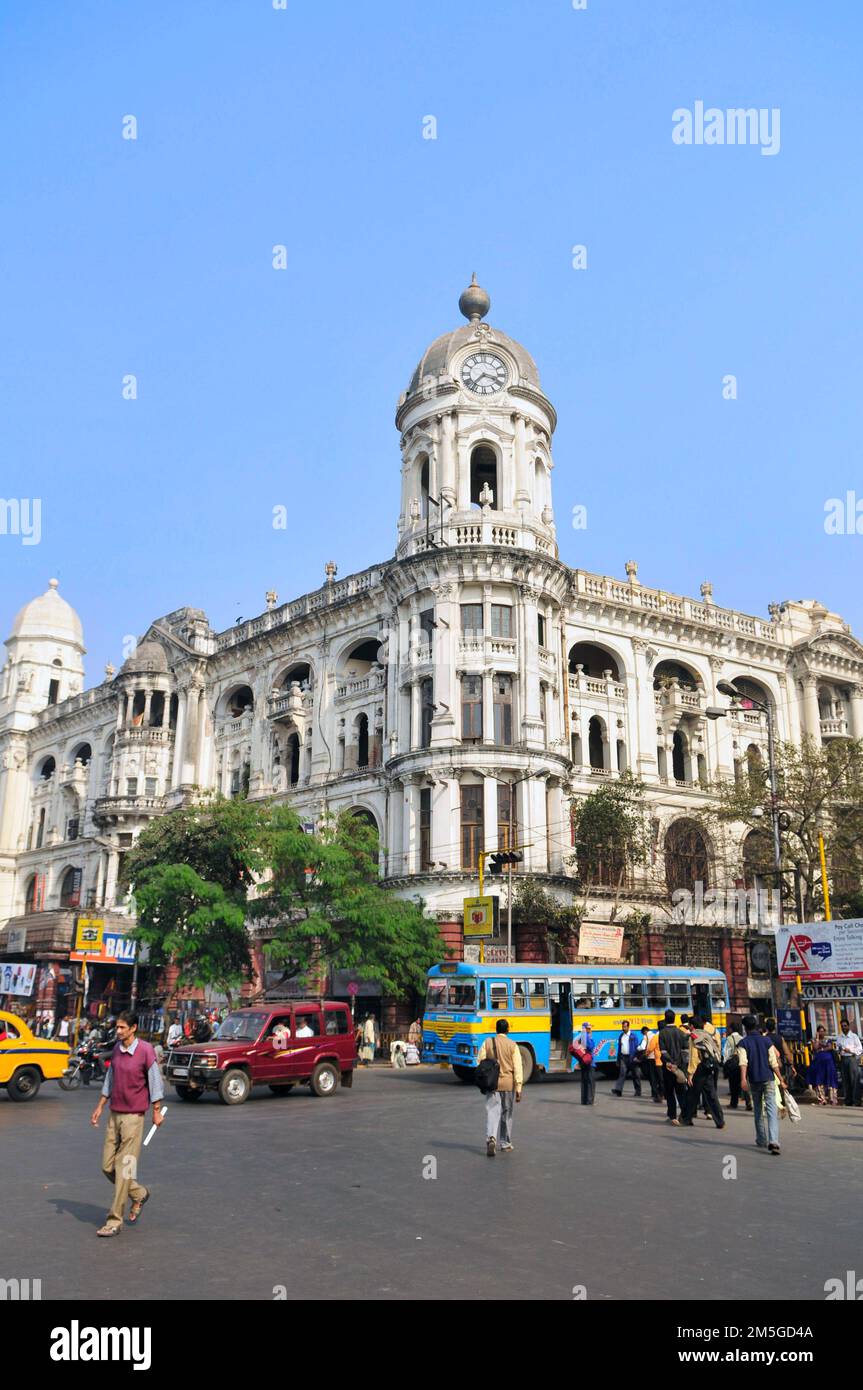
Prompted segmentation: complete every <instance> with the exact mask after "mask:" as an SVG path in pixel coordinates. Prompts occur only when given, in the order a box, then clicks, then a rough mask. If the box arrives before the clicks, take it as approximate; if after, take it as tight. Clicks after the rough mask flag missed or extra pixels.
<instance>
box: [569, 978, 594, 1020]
mask: <svg viewBox="0 0 863 1390" xmlns="http://www.w3.org/2000/svg"><path fill="white" fill-rule="evenodd" d="M595 997H596V993H595V985H594V982H593V980H573V982H572V1007H573V1009H575V1010H576V1012H581V1013H583V1012H584V1010H585V1009H592V1008H593V1006H594V1000H595Z"/></svg>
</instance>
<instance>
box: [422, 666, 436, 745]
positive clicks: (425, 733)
mask: <svg viewBox="0 0 863 1390" xmlns="http://www.w3.org/2000/svg"><path fill="white" fill-rule="evenodd" d="M433 719H434V682H433V681H432V680H431V679H430V678H426V679H425V680H422V681H420V747H421V748H429V747H430V746H431V735H432V727H431V726H432V720H433Z"/></svg>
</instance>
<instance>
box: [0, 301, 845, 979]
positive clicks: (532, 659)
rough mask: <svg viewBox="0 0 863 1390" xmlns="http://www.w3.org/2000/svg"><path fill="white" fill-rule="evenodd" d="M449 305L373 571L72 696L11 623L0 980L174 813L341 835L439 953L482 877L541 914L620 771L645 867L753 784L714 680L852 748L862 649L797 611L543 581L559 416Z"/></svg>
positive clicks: (60, 663) (743, 747)
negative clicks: (433, 926) (638, 792)
mask: <svg viewBox="0 0 863 1390" xmlns="http://www.w3.org/2000/svg"><path fill="white" fill-rule="evenodd" d="M459 306H460V308H461V311H462V313H463V315H464V317H465V319H466V320H467V322H466V323H464V324H463V325H462V326H461V327H459V328H457V329H455V330H454V331H452V332H449V333H446V334H444V335H443V336H442V337H440V338H438V339H436V341H435V342H433V343H432V344H431V346H430V347H429V348H428V349H427V350H426V352H425V353H424V354H423V356H422V358H421V359H420V362H419V364H418V365H417V368H416V370H415V371H414V373H413V376H412V378H411V380H410V384H409V386H408V389H407V391H406V392H405V393H404V394H403V395H402V397H401V399H400V401H399V404H398V409H397V413H396V425H397V428H398V431H399V438H400V448H401V502H400V509H399V516H398V541H397V546H396V552H395V555H394V557H393V558H392V559H390V560H388V561H385V562H383V563H380V564H376V565H373V566H372V567H371V568H369V569H367V570H364V571H362V572H361V573H359V574H355V575H352V576H350V577H348V578H342V579H339V578H337V575H336V572H335V566H334V565H328V566H327V578H326V582H325V583H324V584H323V585H322V586H321V587H320V588H317V589H315V590H314V591H312V592H310V593H308V594H306V595H305V596H303V597H301V598H298V599H296V600H294V601H292V602H289V603H282V604H280V603H279V602H278V598H277V596H276V595H275V593H272V594H268V595H267V607H266V609H265V611H264V612H263V613H262V614H261V615H260V616H259V617H257V618H255V619H252V620H251V621H248V622H243V623H241V624H239V625H238V626H236V627H233V628H231V629H229V630H228V631H227V632H221V633H217V632H214V631H212V630H211V628H210V625H209V623H208V621H207V618H206V615H205V614H204V613H202V612H200V611H199V610H195V609H191V608H181V609H178V610H177V611H175V612H173V613H170V614H167V615H166V616H164V617H162V618H159V619H158V620H156V621H154V622H153V623H152V625H151V626H150V628H149V629H148V631H147V632H146V633H145V634H144V635H143V637H142V639H141V641H140V642H139V644H138V646H137V648H136V650H135V651H134V652H133V654H132V655H131V656H130V657H129V658H128V660H127V661H126V662H125V663H124V665H123V666H122V668H121V669H120V671H119V672H117V673H116V674H115V673H114V672H113V671H112V670H111V669H110V668H108V670H107V672H106V678H105V679H104V680H103V681H102V683H101V684H99V685H97V686H94V687H90V688H86V689H85V688H84V669H83V656H84V643H83V633H82V628H81V623H80V620H79V618H78V616H77V614H76V613H75V612H74V610H73V609H72V608H71V607H70V606H69V604H68V603H66V602H65V600H64V599H63V598H62V597H61V596H60V594H59V592H58V589H57V585H56V582H55V581H51V585H50V587H49V589H48V590H47V592H46V593H45V594H43V595H42V596H40V597H38V598H36V599H34V600H33V601H32V602H31V603H29V604H27V605H26V606H25V607H24V609H22V611H21V612H20V613H19V614H18V616H17V618H16V619H15V621H14V624H13V627H12V632H11V634H10V636H9V638H8V639H7V642H6V646H7V653H8V655H7V662H6V666H5V668H4V671H3V674H2V684H0V924H5V926H4V928H3V932H2V934H0V955H5V956H7V957H8V956H9V954H10V936H9V933H10V931H11V932H12V933H13V935H12V937H11V941H12V942H13V943H14V945H13V947H12V950H13V952H15V951H17V952H18V953H19V956H16V958H21V959H29V960H32V959H36V960H40V959H41V960H54V959H59V958H60V957H61V956H62V954H63V946H62V943H63V941H64V940H65V939H66V936H67V935H68V933H69V932H70V931H71V926H70V923H71V921H72V918H73V916H74V915H75V914H76V913H79V912H83V911H89V910H90V909H98V910H99V912H100V913H102V914H104V913H107V914H108V915H109V916H110V915H112V914H116V915H117V916H118V918H119V917H121V916H122V914H123V912H124V911H125V907H124V902H123V898H122V894H121V893H120V891H119V890H118V881H119V871H120V861H121V856H122V854H123V852H124V850H126V849H128V847H129V846H130V845H131V844H132V843H133V841H134V839H135V837H136V836H137V835H138V834H139V833H140V831H141V830H142V829H143V828H144V827H145V826H146V825H147V823H148V822H149V821H150V820H151V819H152V818H153V817H154V816H158V815H161V814H164V813H165V812H166V811H168V810H170V809H172V808H173V807H176V806H178V805H180V804H182V803H183V802H184V801H185V800H187V799H190V798H194V797H195V796H196V795H197V794H198V792H199V789H212V788H217V789H219V790H220V791H222V792H223V793H224V794H225V795H226V796H231V795H243V794H244V795H248V796H249V797H252V798H267V797H274V798H276V799H278V800H282V801H285V802H287V803H289V804H290V805H292V806H294V807H295V808H296V810H297V812H298V814H299V815H300V817H301V818H302V819H303V820H304V821H307V822H308V823H309V824H312V825H314V824H317V823H319V821H320V819H321V817H322V815H323V814H324V813H326V812H338V811H340V810H342V809H344V808H351V809H352V810H354V811H355V812H356V813H359V814H364V815H366V816H367V817H368V818H369V820H370V821H371V822H372V823H373V824H374V825H375V826H376V828H377V830H378V833H379V838H380V847H381V848H380V855H381V874H382V876H383V877H384V879H385V880H387V882H388V883H390V884H391V886H392V888H393V891H395V892H397V893H402V894H410V895H413V894H417V895H419V896H421V897H422V899H423V900H424V901H425V903H426V905H427V908H428V910H429V911H430V912H432V913H434V914H435V915H436V916H437V918H438V920H439V921H440V923H441V926H442V930H443V931H444V934H445V935H446V936H447V938H448V939H449V941H450V942H451V944H452V945H453V946H454V947H455V948H456V949H458V948H459V947H460V945H461V927H460V923H461V917H462V901H463V898H464V897H465V896H470V895H472V894H475V893H476V892H477V891H478V886H477V873H476V865H477V855H478V852H479V850H480V849H485V850H488V851H493V850H495V849H498V848H506V847H507V845H508V844H510V843H513V844H517V845H518V846H519V847H522V848H523V854H524V869H525V870H527V871H529V872H531V873H533V874H536V875H539V876H541V877H542V878H543V879H544V881H545V882H546V884H547V886H549V887H550V888H551V889H552V891H554V892H555V893H556V894H557V895H559V896H562V897H564V898H566V897H567V895H568V894H570V893H571V875H572V866H571V863H570V862H569V861H570V859H571V856H572V843H571V834H570V807H571V800H572V798H573V797H574V796H575V797H578V796H582V795H585V794H587V793H588V792H589V791H591V790H592V789H593V788H594V787H595V786H596V785H597V784H598V782H600V781H601V780H602V779H603V778H605V779H614V778H615V777H617V776H619V775H620V773H621V772H622V771H623V770H625V769H631V770H632V771H633V772H634V773H635V774H636V775H637V777H638V778H639V779H640V780H641V781H643V782H644V783H645V785H646V787H647V789H648V796H649V800H650V804H651V815H652V817H653V825H654V837H655V850H656V858H657V861H658V862H661V859H662V854H663V848H664V846H666V845H667V842H668V836H669V835H672V836H674V835H675V834H679V833H680V828H681V826H682V827H687V826H690V819H689V818H690V817H691V816H692V815H693V813H695V812H696V811H697V810H698V809H699V808H700V807H702V806H703V805H704V802H705V798H707V797H708V795H709V793H708V791H707V790H706V788H707V786H708V784H709V782H710V781H711V780H712V779H713V778H714V777H716V776H717V775H719V774H725V775H729V776H730V775H733V773H734V770H735V764H738V765H742V766H745V764H746V761H747V759H752V758H753V757H761V758H763V759H764V760H766V748H767V729H766V720H765V717H764V715H763V714H762V713H760V712H758V711H757V710H755V709H752V710H739V711H737V712H736V713H734V714H733V715H732V716H730V717H729V718H726V719H720V720H716V721H711V720H709V719H708V718H707V717H706V710H707V708H708V707H710V706H721V705H724V704H725V705H727V703H728V701H727V700H726V699H724V698H723V696H722V695H721V694H719V693H718V692H717V684H718V683H719V682H720V681H734V682H736V683H737V685H738V688H739V689H741V691H743V692H746V691H747V690H748V692H749V693H750V694H751V695H753V696H754V697H755V699H757V700H761V701H764V702H768V703H769V704H770V705H771V706H772V709H773V711H774V715H775V723H776V733H777V737H778V738H779V739H784V740H792V741H799V740H800V739H801V738H802V737H803V735H808V736H809V737H811V738H812V739H814V740H815V742H816V743H820V742H821V741H823V740H826V739H830V738H835V737H843V736H852V737H855V738H860V737H863V646H861V644H860V643H859V642H858V641H857V640H856V639H855V638H854V637H853V636H852V634H851V633H850V631H849V629H848V626H847V624H845V623H844V622H843V621H842V620H841V618H840V617H839V616H837V615H836V614H833V613H830V612H828V611H827V610H826V609H825V608H824V607H822V606H821V605H819V604H818V603H816V602H814V601H802V602H788V603H784V604H782V605H780V606H777V607H775V608H774V609H773V610H772V611H771V614H770V617H769V618H768V619H766V620H765V619H762V618H758V617H752V616H749V615H747V614H744V613H739V612H735V611H731V610H728V609H724V608H721V607H719V606H718V605H716V604H715V603H714V602H713V597H712V593H711V589H710V586H709V585H707V584H705V585H703V586H702V594H701V597H700V599H699V600H694V599H690V598H685V597H681V596H678V595H674V594H670V593H666V592H665V591H663V590H658V589H653V588H647V587H645V586H643V585H642V584H641V583H640V582H639V580H638V574H637V566H636V565H635V564H634V563H632V562H629V563H627V564H626V566H625V572H626V577H625V578H623V579H618V578H609V577H606V576H602V575H596V574H589V573H586V572H584V571H582V570H578V569H575V570H573V569H571V568H569V567H568V566H567V565H565V564H563V563H562V562H561V561H560V559H559V558H558V546H557V540H556V529H555V518H554V509H553V502H552V475H553V471H554V462H553V456H552V438H553V434H554V430H555V425H556V418H557V417H556V413H555V409H554V406H553V405H552V403H551V402H550V401H549V400H548V399H547V397H546V396H545V395H544V393H543V390H542V387H541V384H540V378H539V373H538V371H537V368H536V365H535V363H534V361H533V359H532V357H531V356H530V355H529V354H528V352H527V351H526V350H525V349H524V348H523V347H522V346H521V345H520V344H518V343H516V342H514V341H513V340H512V339H511V338H509V337H508V336H507V335H506V334H505V333H503V332H501V331H499V330H497V329H494V328H492V327H490V326H489V324H488V323H487V322H486V321H485V315H486V313H487V312H488V308H489V300H488V296H487V295H486V294H485V292H484V291H483V290H481V289H480V287H479V286H478V285H476V283H475V282H474V283H473V284H472V285H471V286H470V287H469V288H468V289H467V290H466V291H465V292H464V293H463V294H462V296H461V299H460V301H459ZM675 827H677V830H675ZM685 833H687V834H690V835H691V826H690V829H689V830H688V831H686V832H685ZM704 854H705V856H706V860H707V862H708V863H709V862H710V861H711V859H712V858H713V855H714V847H712V846H711V845H709V844H706V845H704ZM519 871H520V872H521V871H522V870H519ZM711 872H712V876H713V880H714V882H715V881H716V879H717V870H716V868H715V867H714V868H713V870H712V871H711ZM636 886H637V885H636ZM595 906H596V911H597V914H598V915H600V916H601V915H602V911H603V909H602V905H601V904H597V905H595ZM22 933H24V935H22ZM22 943H24V944H23V945H22ZM644 958H646V957H644ZM661 958H666V957H661ZM668 958H670V957H668ZM704 963H705V964H707V963H709V962H708V961H705V962H704ZM716 963H717V964H724V963H725V962H724V961H723V960H722V959H720V958H718V959H717V961H716ZM750 993H751V991H750Z"/></svg>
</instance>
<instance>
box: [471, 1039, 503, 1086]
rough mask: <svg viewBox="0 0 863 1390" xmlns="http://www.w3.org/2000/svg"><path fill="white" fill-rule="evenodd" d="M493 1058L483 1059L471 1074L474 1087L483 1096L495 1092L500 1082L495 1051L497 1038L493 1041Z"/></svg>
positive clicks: (497, 1056)
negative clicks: (476, 1087)
mask: <svg viewBox="0 0 863 1390" xmlns="http://www.w3.org/2000/svg"><path fill="white" fill-rule="evenodd" d="M494 1051H495V1055H494V1057H484V1058H483V1060H482V1061H481V1062H480V1063H479V1065H478V1066H477V1068H476V1071H475V1072H474V1074H473V1079H474V1081H475V1083H476V1085H477V1086H478V1087H479V1089H480V1091H481V1092H482V1094H483V1095H484V1096H487V1095H490V1094H491V1093H492V1092H493V1091H496V1090H497V1084H498V1082H499V1081H500V1060H499V1054H498V1050H497V1036H495V1039H494Z"/></svg>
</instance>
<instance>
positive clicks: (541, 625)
mask: <svg viewBox="0 0 863 1390" xmlns="http://www.w3.org/2000/svg"><path fill="white" fill-rule="evenodd" d="M536 635H537V639H538V641H539V645H540V646H541V647H544V646H545V618H544V617H543V616H542V614H541V613H537V615H536Z"/></svg>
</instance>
